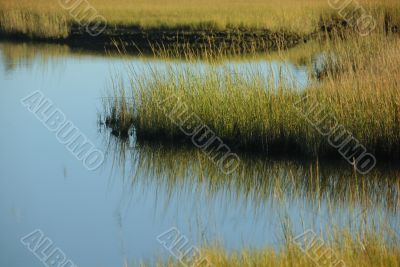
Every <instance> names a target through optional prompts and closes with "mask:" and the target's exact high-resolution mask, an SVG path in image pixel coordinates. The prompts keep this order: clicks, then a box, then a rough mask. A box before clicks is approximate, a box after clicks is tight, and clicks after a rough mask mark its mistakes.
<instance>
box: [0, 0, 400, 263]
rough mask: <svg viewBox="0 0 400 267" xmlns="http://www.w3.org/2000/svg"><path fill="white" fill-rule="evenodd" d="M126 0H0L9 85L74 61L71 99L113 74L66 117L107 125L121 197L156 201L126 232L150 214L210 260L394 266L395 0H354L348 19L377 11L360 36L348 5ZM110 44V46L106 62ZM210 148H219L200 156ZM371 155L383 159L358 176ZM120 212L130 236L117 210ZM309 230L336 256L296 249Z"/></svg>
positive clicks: (397, 202)
mask: <svg viewBox="0 0 400 267" xmlns="http://www.w3.org/2000/svg"><path fill="white" fill-rule="evenodd" d="M117 2H118V4H116V3H115V2H110V1H105V0H90V1H60V2H58V1H49V0H37V1H33V0H20V1H6V0H0V39H3V41H2V42H1V43H0V50H1V54H0V57H1V59H2V61H4V62H3V64H2V65H3V66H4V70H5V72H6V73H7V75H9V76H13V75H16V74H15V73H13V71H14V70H15V69H17V67H18V66H19V65H23V64H26V65H27V66H30V65H32V66H34V64H37V65H35V66H38V65H40V67H41V68H43V69H44V70H46V69H51V68H52V66H53V65H50V64H52V63H54V62H56V64H60V65H63V64H64V61H65V64H66V66H67V67H65V71H66V72H67V73H68V66H69V67H71V66H72V68H73V69H74V70H73V71H72V74H71V72H69V74H70V76H68V77H69V78H68V83H67V82H65V84H64V85H62V84H60V87H65V88H64V89H65V90H66V92H67V93H66V95H67V96H69V95H70V94H71V93H70V92H69V91H68V90H69V89H71V90H73V89H75V87H76V88H78V89H82V90H84V89H85V88H84V87H85V86H86V82H90V81H97V80H98V79H99V74H101V75H102V76H107V75H110V78H109V79H108V82H107V84H106V85H104V87H105V88H97V87H96V88H95V89H94V90H93V91H94V92H95V93H93V92H91V95H90V98H89V97H88V95H85V93H84V92H83V91H82V90H81V91H79V90H77V91H73V92H78V93H77V96H78V97H76V95H74V97H75V98H71V103H72V104H71V103H70V109H69V111H70V112H72V113H73V112H76V110H79V112H81V115H78V116H75V118H80V117H81V116H82V117H84V116H85V115H87V117H85V120H82V121H81V125H86V126H87V124H90V123H88V122H94V120H95V116H96V115H97V116H98V117H97V119H98V124H97V125H96V126H97V128H96V131H95V132H96V133H98V132H97V131H99V132H100V133H101V136H102V137H103V138H104V140H103V141H104V143H103V144H102V145H104V151H105V152H106V153H105V154H106V156H107V157H106V160H105V162H106V163H105V164H111V165H112V166H111V168H110V169H111V171H110V172H111V175H112V176H113V177H117V178H118V179H117V180H119V182H121V185H122V186H121V187H123V190H122V193H121V195H124V194H127V198H129V199H135V200H136V199H140V197H142V198H143V199H145V200H146V201H148V199H147V198H148V196H150V197H149V199H151V198H154V203H151V204H149V202H146V201H144V202H145V204H147V205H144V206H143V207H140V209H138V210H139V212H137V213H135V214H134V215H135V217H136V218H135V221H134V224H132V225H133V226H135V227H140V224H138V225H135V223H136V220H137V221H140V220H143V222H142V224H145V225H146V226H148V225H150V220H151V219H149V218H152V219H153V223H154V221H160V222H163V223H164V222H166V223H165V224H175V225H176V226H180V227H182V228H183V229H184V230H189V229H190V230H192V228H193V232H194V236H197V237H196V238H195V241H194V242H195V243H194V245H195V247H197V248H199V251H200V254H199V255H201V258H203V259H204V258H205V259H207V263H208V264H209V266H238V267H239V266H249V267H250V266H282V267H283V266H285V267H286V266H287V267H289V266H291V267H292V266H293V267H297V266H298V267H308V266H338V267H339V266H340V267H341V266H354V267H356V266H357V267H358V266H365V267H375V266H381V267H386V266H393V267H397V266H400V244H399V242H400V232H399V231H400V221H399V218H400V217H399V208H400V169H399V160H400V157H399V156H400V89H399V86H400V35H399V34H400V4H399V2H398V0H384V1H378V0H360V1H359V2H356V3H355V2H353V1H349V2H351V3H353V5H350V6H349V9H348V10H347V12H350V13H347V15H348V14H353V15H356V16H357V15H360V14H359V13H357V12H360V9H358V8H357V5H360V6H362V7H363V10H364V11H365V12H366V13H367V14H369V15H370V16H371V17H372V18H374V21H375V22H376V28H375V30H374V31H373V32H371V33H370V34H367V35H364V34H361V35H360V32H359V31H358V30H359V29H357V26H356V25H354V24H352V22H351V19H350V20H349V19H348V18H347V19H346V18H345V16H343V15H341V14H340V13H339V12H338V11H337V10H335V9H334V8H332V7H331V6H330V5H332V3H338V2H340V1H329V0H319V1H307V0H299V1H296V0H280V1H278V0H271V1H263V0H253V1H251V3H249V2H248V1H243V0H238V1H228V0H222V1H211V0H202V1H194V0H186V1H183V0H170V1H161V0H147V1H145V0H137V1H130V0H119V1H117ZM354 3H355V4H354ZM67 4H69V6H70V7H71V9H63V8H62V6H63V5H67ZM354 5H355V6H354ZM90 7H93V8H94V9H95V10H94V9H91V8H90ZM354 8H355V10H354ZM72 9H73V12H74V13H75V14H72V13H71V12H72V11H71V10H72ZM353 11H354V12H353ZM100 16H101V17H100ZM77 18H78V19H77ZM90 18H94V20H92V21H89V19H90ZM96 18H98V19H102V18H104V19H105V21H106V22H107V26H106V27H105V29H104V31H103V32H101V33H100V34H99V35H97V36H92V35H90V34H89V33H88V32H87V28H85V27H84V26H85V25H88V24H90V23H93V22H96ZM97 22H99V21H97ZM353 22H354V21H353ZM4 39H5V40H6V42H4ZM21 41H23V42H21ZM26 42H27V43H26ZM37 42H39V44H38V43H37ZM83 49H84V50H83ZM104 49H105V50H110V49H112V50H113V51H112V52H110V51H107V52H108V53H107V58H106V60H105V62H106V64H105V63H104V61H103V59H102V57H103V56H104V55H103V54H104ZM88 50H89V51H91V52H93V51H92V50H95V52H93V53H91V54H90V55H91V56H90V57H86V56H85V55H86V54H87V51H88ZM44 51H45V52H44ZM132 52H135V54H134V55H133V54H132ZM148 52H150V53H148ZM100 58H101V59H100ZM55 59H56V60H55ZM38 62H39V63H38ZM115 62H118V63H117V64H119V66H121V65H122V66H123V67H122V68H113V64H116V63H115ZM48 64H49V65H48ZM107 64H109V65H112V68H110V66H109V65H107ZM104 65H107V67H104ZM49 66H51V67H49ZM88 66H91V68H93V69H91V70H92V72H88V73H90V74H89V75H87V76H86V75H83V74H82V76H78V74H77V73H78V72H82V73H85V71H88V69H89V68H90V67H88ZM75 68H76V69H75ZM105 69H108V70H109V69H112V70H111V71H110V72H111V74H110V73H109V72H106V71H105ZM63 71H64V70H63ZM69 71H71V69H69ZM45 72H46V71H44V73H45ZM21 73H23V72H21ZM32 73H33V72H32ZM32 73H29V74H26V73H24V75H27V76H26V77H28V78H32V76H34V74H32ZM17 74H18V72H17ZM21 75H22V74H21ZM30 75H31V76H30ZM43 75H44V76H45V75H46V74H43ZM61 76H62V75H61ZM5 77H6V75H5ZM75 77H80V78H79V79H81V80H79V81H81V83H82V84H81V85H77V84H76V83H74V82H75ZM107 77H108V76H107ZM34 78H36V77H34ZM7 79H8V78H4V81H5V82H4V83H5V84H13V81H12V80H11V81H10V82H9V83H8V80H7ZM52 79H54V80H52ZM32 80H33V81H35V79H32ZM49 80H50V81H52V82H53V83H54V84H58V80H57V79H56V78H55V77H51V78H49ZM70 82H71V83H70ZM16 84H17V85H18V83H16ZM29 85H30V84H29ZM37 85H40V86H43V84H42V81H40V82H38V83H37ZM74 86H75V87H74ZM97 86H98V83H97ZM103 89H105V90H106V92H104V91H103V92H101V93H99V91H101V90H103ZM61 92H62V91H61ZM79 94H82V96H86V98H84V99H86V100H87V99H96V103H97V104H99V105H102V106H101V111H100V112H98V113H99V114H96V115H93V114H94V112H93V110H94V108H93V107H92V106H90V105H86V103H84V104H85V107H84V108H82V106H81V107H80V108H75V105H76V106H77V107H78V105H79V104H81V105H82V103H83V102H84V101H81V100H80V99H77V98H79V97H81V95H79ZM99 94H100V95H101V96H99ZM54 95H56V94H54ZM61 98H65V99H67V97H65V95H62V96H61ZM86 100H85V101H86ZM61 102H62V101H61ZM66 106H68V105H66ZM75 109H76V110H75ZM89 109H90V110H91V112H87V111H88V110H89ZM86 113H87V114H86ZM88 114H90V116H89V115H88ZM93 124H94V123H93ZM10 125H11V123H10ZM199 126H201V127H199ZM85 129H86V130H88V129H92V128H91V127H90V126H87V128H85ZM92 130H93V129H92ZM188 132H190V133H195V134H188ZM10 136H11V135H10ZM215 137H217V138H215ZM10 138H12V136H11V137H10ZM208 138H210V139H208ZM205 140H206V141H205ZM207 140H213V141H214V140H218V141H220V143H217V144H216V147H215V149H214V150H213V151H211V152H210V153H208V152H207V153H204V151H202V150H201V149H198V148H201V147H204V146H206V147H208V145H210V144H211V143H208V142H207ZM199 144H201V145H199ZM222 144H224V148H228V149H229V152H232V153H233V152H234V153H235V154H237V156H238V158H239V159H240V164H238V165H237V168H235V169H234V170H232V171H231V172H229V173H222V172H221V169H220V168H219V166H218V164H214V162H213V161H211V160H210V158H216V157H218V156H221V155H220V154H218V153H219V152H220V151H219V148H220V147H222ZM225 144H226V146H225ZM195 146H197V148H196V147H195ZM212 153H215V155H211V154H212ZM366 154H368V155H371V156H373V157H374V159H375V160H376V162H374V164H373V166H372V168H370V169H368V170H366V171H365V172H363V171H360V168H359V165H360V164H361V163H362V162H361V160H360V159H361V158H362V156H363V155H366ZM210 155H211V156H210ZM341 156H342V157H344V158H346V159H347V160H348V161H349V162H350V164H348V162H345V160H343V159H342V158H341ZM375 163H377V164H376V166H375ZM55 173H56V171H55ZM63 175H64V179H65V181H66V180H67V170H66V168H64V170H63ZM84 175H85V174H83V175H82V176H84ZM96 175H97V174H96ZM68 182H69V181H68ZM107 182H109V181H107ZM112 182H114V180H113V181H112ZM60 186H65V185H64V184H62V185H60ZM58 190H59V189H58ZM88 191H89V190H88ZM82 195H84V194H82ZM123 197H125V196H122V197H121V198H123ZM103 204H104V203H102V205H103ZM152 204H154V205H152ZM149 207H150V209H152V210H151V212H154V214H156V215H157V216H154V217H150V216H148V215H147V213H146V212H147V210H146V209H147V208H149ZM73 208H74V207H73V206H72V207H71V210H72V209H73ZM97 208H98V209H99V210H102V207H101V206H100V207H97ZM153 209H154V210H153ZM160 209H161V211H160ZM169 209H171V210H174V211H176V213H174V212H172V213H171V212H170V210H169ZM85 212H87V211H85ZM113 212H114V211H113ZM83 213H84V212H82V214H83ZM110 213H111V212H110ZM171 214H172V215H171ZM226 214H228V215H229V216H228V215H226ZM166 215H168V216H169V217H168V216H166ZM225 215H226V218H225ZM127 216H128V215H127ZM146 216H148V217H146ZM115 217H118V218H117V221H118V222H117V223H118V227H119V229H118V230H119V231H120V234H121V236H123V231H122V228H123V227H122V225H123V216H121V214H118V216H117V215H115ZM166 217H168V218H167V219H166ZM170 217H173V218H172V219H171V218H170ZM221 217H222V218H221ZM238 217H240V218H238ZM225 219H226V220H225ZM99 221H100V220H99ZM161 225H162V224H161V223H160V224H159V225H157V226H161ZM217 225H218V226H219V228H218V227H217ZM226 225H227V226H226ZM238 225H239V226H238ZM260 225H262V226H260ZM133 226H132V227H133ZM164 226H165V225H162V227H164ZM106 227H107V228H106V229H109V228H110V227H109V225H107V226H106ZM241 227H242V228H241ZM133 228H134V227H133ZM159 228H160V227H159ZM253 228H254V233H255V235H256V236H252V237H253V238H251V235H250V234H249V232H251V230H252V229H253ZM237 229H239V230H237ZM103 230H104V229H103ZM152 230H153V229H152ZM157 230H159V229H157ZM240 230H242V232H240ZM147 231H149V230H148V229H147ZM308 231H311V233H313V234H314V239H313V240H302V241H306V242H307V241H317V244H319V245H321V246H323V251H324V252H327V254H325V253H323V254H321V253H322V252H321V251H313V250H310V247H307V249H306V251H304V250H302V247H301V244H299V242H298V241H299V235H300V236H301V234H302V233H307V232H308ZM149 232H151V231H149ZM226 233H228V234H227V235H226ZM236 233H238V237H237V239H241V240H240V241H237V240H236V239H235V238H236V237H234V238H231V236H234V235H235V234H236ZM239 233H240V234H242V236H239ZM151 234H152V235H153V234H154V233H153V232H151ZM224 234H225V235H224ZM246 234H247V235H246ZM227 236H228V237H227ZM192 237H193V235H192ZM129 238H132V236H129ZM135 238H136V236H134V238H132V239H135ZM154 239H155V238H154ZM315 239H317V240H315ZM147 241H148V240H147ZM147 241H146V242H147ZM192 241H193V238H192ZM146 242H145V241H143V240H142V241H141V243H139V244H136V247H135V248H140V247H141V246H142V245H143V246H144V245H146ZM229 242H232V243H235V242H236V243H235V246H233V245H232V246H231V244H230V243H229ZM318 242H319V243H318ZM239 243H240V245H237V244H239ZM260 244H261V245H260ZM124 245H125V244H122V245H121V247H122V250H124V252H123V253H125V247H124ZM158 245H159V244H157V246H158ZM308 245H310V246H311V247H313V246H314V245H315V243H308ZM146 249H148V250H149V251H150V250H151V256H150V258H151V260H149V261H146V259H149V255H150V254H149V252H148V251H146V252H143V254H145V255H146V257H142V256H143V254H141V255H139V257H140V258H138V259H140V261H141V262H142V265H141V266H159V267H161V266H166V267H169V266H185V265H184V263H182V262H179V258H174V257H173V256H170V255H167V256H166V257H165V256H160V258H158V256H154V255H155V253H156V252H157V251H158V250H157V249H155V247H154V246H152V247H147V248H146ZM132 251H133V250H132ZM96 253H97V252H96ZM139 253H142V252H138V254H139ZM146 253H147V254H146ZM310 253H311V255H310ZM128 254H129V253H128ZM118 255H119V254H118ZM91 256H93V255H91ZM135 256H137V255H136V254H135ZM85 257H87V255H86V254H85V255H84V258H85ZM124 257H125V255H124ZM324 257H327V258H324ZM322 258H324V259H322ZM191 260H192V261H196V258H192V259H191ZM319 260H324V262H321V261H319ZM0 263H1V262H0ZM192 263H193V262H192ZM128 265H129V263H128V260H126V259H124V266H128ZM132 266H138V265H137V264H134V265H132Z"/></svg>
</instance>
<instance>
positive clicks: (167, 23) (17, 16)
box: [0, 0, 400, 37]
mask: <svg viewBox="0 0 400 267" xmlns="http://www.w3.org/2000/svg"><path fill="white" fill-rule="evenodd" d="M358 2H359V3H360V4H361V5H362V6H363V7H365V9H366V10H367V11H368V12H369V13H370V14H372V15H373V16H374V18H375V19H376V20H377V21H378V26H379V27H380V28H382V27H383V24H384V16H385V14H389V13H390V14H392V17H393V19H394V21H395V22H396V23H399V22H400V20H399V9H400V6H399V3H398V1H397V0H384V1H382V0H359V1H358ZM88 3H89V4H90V5H91V6H93V7H94V8H95V9H96V10H97V12H98V14H100V15H102V16H104V17H105V18H106V19H107V21H108V23H109V24H111V25H113V24H125V25H137V26H140V27H143V28H149V27H154V28H162V27H167V28H174V27H178V28H179V27H189V28H191V29H199V28H201V29H204V28H205V29H207V28H213V29H225V28H227V27H234V28H236V27H245V28H257V29H271V30H274V31H279V30H282V29H283V30H290V31H292V32H296V33H299V34H306V33H310V32H312V31H314V30H315V29H316V28H317V25H318V23H319V21H320V20H321V18H326V19H327V20H329V18H331V17H332V16H333V17H338V15H337V14H336V13H337V12H336V11H335V10H332V9H331V8H330V7H329V5H328V1H327V0H271V1H264V0H253V1H251V2H248V1H244V0H235V1H230V0H222V1H212V0H202V1H195V0H169V1H162V0H137V1H133V0H120V1H118V2H110V1H106V0H90V1H88ZM0 11H1V13H2V15H1V16H0V25H1V27H2V28H3V29H5V30H6V31H10V30H14V31H18V32H23V33H28V34H32V33H33V32H35V34H36V35H39V36H40V35H42V34H45V35H44V36H52V37H60V36H65V30H66V29H65V22H66V21H68V22H73V17H71V16H70V15H69V14H68V11H66V10H63V9H62V8H61V7H60V5H58V1H51V0H38V1H33V0H19V1H7V0H0ZM44 29H48V32H47V30H46V31H44ZM54 31H56V32H54Z"/></svg>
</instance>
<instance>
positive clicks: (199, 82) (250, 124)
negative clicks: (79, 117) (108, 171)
mask: <svg viewBox="0 0 400 267" xmlns="http://www.w3.org/2000/svg"><path fill="white" fill-rule="evenodd" d="M324 49H326V50H325V51H327V52H328V54H329V55H331V57H334V60H330V61H328V63H327V64H328V67H329V68H327V70H326V72H325V74H324V75H325V77H324V79H323V81H322V82H321V83H319V84H314V83H311V84H310V85H309V87H308V88H307V89H306V90H304V91H299V90H296V88H295V86H294V85H293V80H291V78H292V77H285V71H284V70H281V71H279V72H278V73H270V74H269V75H267V76H265V74H262V73H260V71H259V70H254V69H246V70H243V69H242V70H239V69H235V68H233V69H232V68H225V69H224V68H222V69H221V68H219V67H218V64H217V63H215V62H210V65H209V67H207V68H206V69H199V68H190V67H187V68H183V69H177V68H174V66H173V65H171V66H170V67H169V68H168V69H167V70H166V71H165V70H163V71H160V70H157V69H151V70H149V71H147V72H146V75H138V74H137V72H136V71H135V70H132V69H131V70H130V71H129V73H128V75H129V84H128V85H126V84H125V85H124V87H122V86H118V83H117V82H116V81H114V86H116V87H118V88H119V89H120V91H119V92H120V93H117V94H115V95H114V98H111V99H112V100H110V101H112V102H110V103H109V106H110V107H113V108H109V111H112V112H109V113H110V116H108V117H110V118H114V119H113V121H118V122H119V123H118V128H119V130H120V131H122V132H124V131H126V130H127V129H129V128H130V127H131V126H134V127H135V129H136V133H137V134H138V136H139V137H143V138H155V139H166V140H169V141H172V140H176V139H184V138H185V136H184V134H183V133H182V131H181V130H180V128H179V125H177V124H176V123H174V120H173V119H171V117H169V116H168V115H170V113H171V112H172V111H173V110H174V108H176V106H177V105H178V104H179V103H180V104H185V105H187V107H189V110H188V111H187V113H193V114H196V115H197V116H198V117H199V118H201V120H202V123H203V124H204V125H207V126H208V127H210V129H212V130H213V131H214V132H215V134H216V135H217V136H219V137H220V138H221V139H222V140H224V142H226V143H228V144H230V145H231V146H233V147H234V148H237V149H248V150H252V151H254V150H259V151H262V152H266V153H273V152H280V153H282V152H290V153H295V152H300V153H303V154H309V155H324V154H333V153H335V150H334V149H332V147H331V146H330V145H329V144H328V142H327V137H326V136H323V135H321V134H320V133H319V132H318V131H317V130H316V129H315V128H314V127H313V126H312V125H311V124H310V123H309V122H308V121H307V119H306V118H305V114H304V113H305V112H307V110H310V109H311V108H312V106H313V105H315V104H316V103H317V104H319V105H320V106H322V107H324V110H325V112H327V113H329V115H330V116H333V117H335V118H336V120H337V122H338V123H339V124H340V125H342V126H343V127H344V128H345V129H346V130H347V131H349V132H350V133H351V134H352V135H353V136H354V137H355V138H356V139H357V140H358V141H359V142H360V143H361V144H362V145H364V146H365V147H366V148H367V149H368V151H370V152H372V153H377V154H380V155H383V156H387V157H396V155H398V153H397V152H398V151H399V148H400V136H399V134H398V132H399V131H400V123H399V122H400V121H399V108H400V93H399V90H398V84H399V77H400V69H399V68H398V66H399V65H400V57H399V53H398V51H399V49H400V41H399V40H398V39H396V38H392V37H382V36H380V35H373V36H371V37H369V38H366V39H360V38H353V39H351V40H347V41H346V42H343V41H339V40H338V39H336V40H333V41H329V42H328V44H327V45H325V46H324ZM277 80H278V81H279V82H278V83H276V81H277ZM126 86H128V87H126ZM114 92H115V90H114ZM121 96H123V97H121ZM171 97H173V98H174V99H176V100H178V102H179V103H177V101H165V100H166V99H171ZM305 97H307V100H306V101H302V99H304V98H305ZM160 105H161V106H160ZM303 111H304V113H303ZM172 113H173V112H172ZM127 117H129V120H126V119H125V118H127ZM175 119H177V118H175Z"/></svg>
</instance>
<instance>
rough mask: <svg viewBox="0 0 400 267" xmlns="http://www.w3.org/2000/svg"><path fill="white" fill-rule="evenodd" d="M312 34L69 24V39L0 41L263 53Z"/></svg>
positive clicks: (2, 35)
mask: <svg viewBox="0 0 400 267" xmlns="http://www.w3.org/2000/svg"><path fill="white" fill-rule="evenodd" d="M313 36H315V33H313V34H308V35H300V34H297V33H293V32H287V31H280V32H273V31H270V30H267V29H265V30H255V29H253V30H252V29H226V30H223V31H217V30H193V29H189V28H185V27H182V28H168V29H162V28H153V29H142V28H140V27H138V26H122V25H118V26H115V25H113V26H108V27H107V28H106V29H105V30H104V32H102V33H101V34H100V35H98V36H91V35H90V34H89V33H88V32H87V31H86V28H85V27H82V26H79V25H71V26H70V32H69V34H68V37H66V38H59V39H52V38H42V37H37V36H28V35H26V34H23V33H7V32H4V31H2V30H1V29H0V40H7V41H23V42H34V43H50V44H62V45H68V46H69V47H71V48H73V49H84V50H93V51H105V50H107V51H110V50H115V49H116V46H115V43H117V44H118V45H121V46H123V47H124V49H126V52H129V53H137V52H149V51H152V48H157V47H163V48H166V49H174V48H182V47H187V48H190V49H193V50H200V51H201V50H204V49H207V50H209V49H220V50H224V51H226V52H261V51H262V52H265V51H268V50H277V49H278V48H279V49H286V48H292V47H294V46H296V45H298V44H301V43H305V42H307V41H309V40H310V39H312V38H313Z"/></svg>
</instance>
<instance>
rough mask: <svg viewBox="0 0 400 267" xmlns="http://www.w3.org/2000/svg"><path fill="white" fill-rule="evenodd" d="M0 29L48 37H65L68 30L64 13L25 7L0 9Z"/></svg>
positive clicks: (35, 36) (22, 34)
mask: <svg viewBox="0 0 400 267" xmlns="http://www.w3.org/2000/svg"><path fill="white" fill-rule="evenodd" d="M0 29H1V31H3V32H5V33H7V34H14V35H21V36H29V37H34V38H50V39H63V38H66V37H67V36H68V32H69V26H68V21H67V16H66V15H65V14H62V13H44V14H40V13H36V12H32V11H30V10H27V9H15V10H0Z"/></svg>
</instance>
